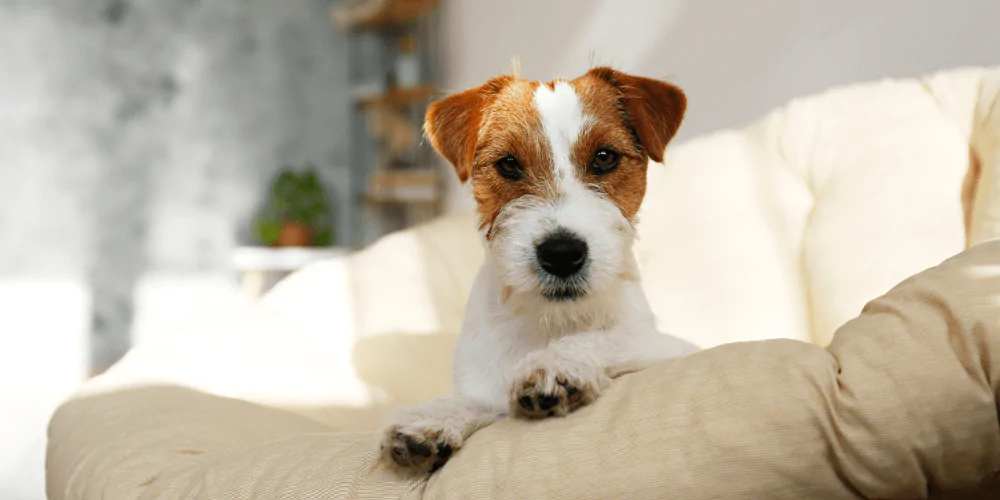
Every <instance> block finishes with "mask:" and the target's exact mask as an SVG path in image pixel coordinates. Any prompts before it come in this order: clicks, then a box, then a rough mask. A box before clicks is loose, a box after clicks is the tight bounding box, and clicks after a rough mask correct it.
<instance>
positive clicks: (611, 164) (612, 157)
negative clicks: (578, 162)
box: [590, 149, 620, 175]
mask: <svg viewBox="0 0 1000 500" xmlns="http://www.w3.org/2000/svg"><path fill="white" fill-rule="evenodd" d="M619 159H620V158H619V156H618V153H615V152H614V151H611V150H610V149H598V150H597V152H596V153H594V159H593V160H592V161H591V162H590V169H591V170H593V171H594V173H595V174H597V175H602V174H606V173H608V172H610V171H612V170H614V169H616V168H618V161H619Z"/></svg>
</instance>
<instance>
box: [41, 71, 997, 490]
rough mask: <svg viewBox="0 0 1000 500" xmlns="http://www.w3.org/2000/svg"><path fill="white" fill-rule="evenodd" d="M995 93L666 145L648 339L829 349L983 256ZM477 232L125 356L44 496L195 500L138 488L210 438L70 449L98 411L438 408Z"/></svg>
mask: <svg viewBox="0 0 1000 500" xmlns="http://www.w3.org/2000/svg"><path fill="white" fill-rule="evenodd" d="M998 95H1000V68H967V69H958V70H952V71H947V72H942V73H939V74H935V75H930V76H927V77H925V78H920V79H912V80H898V81H894V80H886V81H881V82H871V83H865V84H859V85H854V86H847V87H843V88H837V89H834V90H831V91H829V92H826V93H823V94H820V95H816V96H811V97H807V98H803V99H799V100H796V101H793V102H791V103H789V104H788V105H787V106H785V107H784V108H782V109H779V110H776V111H774V112H772V113H771V114H769V115H768V116H766V117H764V118H763V119H762V120H760V121H759V122H757V123H755V124H752V125H750V126H748V127H745V128H742V129H738V130H727V131H723V132H719V133H716V134H713V135H710V136H707V137H702V138H698V139H695V140H691V141H688V142H685V143H681V144H676V145H672V146H671V147H669V148H668V154H667V157H666V160H665V161H664V165H651V166H650V173H649V176H650V180H649V189H648V194H647V196H646V201H645V204H644V205H643V209H642V211H641V222H640V226H639V233H640V240H639V243H638V245H637V247H636V253H637V257H638V261H639V263H640V266H641V270H642V279H643V284H644V287H645V289H646V292H647V294H648V296H649V299H650V302H651V304H652V306H653V309H654V312H655V313H656V315H657V316H658V318H659V320H660V323H661V326H662V329H663V330H665V331H670V332H671V333H673V334H675V335H678V336H680V337H683V338H685V339H688V340H690V341H691V342H694V343H695V344H698V345H700V346H702V347H705V348H710V347H713V346H718V345H720V344H726V343H731V342H738V341H752V340H760V339H770V338H789V339H797V340H801V341H805V342H810V343H815V344H819V345H826V344H827V343H828V342H829V341H830V339H831V337H832V335H833V332H834V330H835V329H837V328H838V327H839V326H840V325H842V324H843V323H844V322H845V321H847V320H848V319H850V318H852V317H854V316H856V315H857V314H858V313H859V311H860V310H861V308H862V306H863V305H864V304H865V303H866V302H867V301H868V300H870V299H872V298H874V297H876V296H878V295H880V294H882V293H884V292H885V291H886V290H888V289H889V288H890V287H892V286H893V285H895V284H896V283H898V282H899V281H901V280H903V279H904V278H906V277H907V276H909V275H911V274H913V273H915V272H917V271H920V270H922V269H924V268H927V267H929V266H931V265H934V264H937V263H938V262H940V261H941V260H943V259H945V258H947V257H949V256H951V255H953V254H956V253H958V252H960V251H962V250H963V249H965V248H966V247H967V246H968V245H970V244H975V243H978V242H982V241H986V240H989V239H992V238H995V237H998V236H1000V99H998ZM474 227H475V214H474V213H472V212H468V213H458V214H453V215H450V216H447V217H443V218H441V219H439V220H437V221H435V222H432V223H430V224H428V225H425V226H421V227H416V228H413V229H410V230H407V231H403V232H399V233H395V234H392V235H389V236H387V237H385V238H383V239H382V240H380V241H378V242H377V243H376V244H374V245H373V246H371V247H370V248H367V249H365V250H363V251H360V252H358V253H356V254H353V255H351V256H349V257H345V258H343V259H337V260H331V261H327V262H322V263H319V264H316V265H313V266H311V267H309V268H307V269H305V270H303V271H301V272H299V273H296V274H294V275H293V276H291V277H289V278H287V279H286V280H284V281H283V282H281V283H279V284H278V286H276V287H275V288H274V289H273V290H272V291H271V292H270V293H268V294H267V295H266V296H265V297H264V298H263V299H262V300H261V302H260V303H258V304H248V305H246V306H241V307H236V308H233V309H229V310H224V311H218V312H216V313H213V314H211V315H209V316H206V317H202V318H198V319H197V320H195V321H192V322H191V323H190V327H189V328H185V329H179V330H178V331H177V332H176V334H175V335H174V336H173V337H172V338H169V339H165V340H164V341H161V342H156V343H152V344H148V345H145V346H142V347H140V348H137V349H135V350H134V351H132V352H130V353H129V354H128V356H126V358H125V359H124V360H123V361H122V362H120V363H119V364H118V365H116V366H115V367H113V368H112V369H111V370H110V371H108V372H107V373H106V374H104V375H102V376H101V377H98V378H96V379H94V380H92V381H91V382H89V383H88V384H87V386H86V387H85V388H84V389H83V390H82V391H81V392H80V393H79V394H78V395H77V403H75V404H71V405H68V406H66V407H64V408H63V410H61V411H60V412H58V413H57V414H56V416H55V418H54V419H53V422H52V426H51V428H50V446H49V461H48V492H49V497H50V498H52V499H53V500H64V499H65V500H69V499H90V498H108V499H115V500H117V499H124V498H138V497H139V496H140V495H141V494H143V493H144V492H147V493H149V492H151V491H154V490H155V491H156V493H155V495H154V494H153V493H149V494H150V495H152V496H151V497H155V498H195V496H182V495H181V494H179V493H177V492H174V493H170V492H165V491H162V490H156V489H155V488H152V489H149V490H148V491H147V490H146V489H144V488H146V487H147V486H149V484H148V483H144V481H145V480H147V479H148V478H150V477H159V475H160V474H167V472H169V471H171V470H173V469H176V468H177V467H180V466H181V465H183V466H185V467H190V466H191V464H190V463H189V462H183V461H181V462H178V461H177V460H179V459H178V458H177V457H176V456H175V455H169V454H166V455H165V454H164V452H163V450H164V449H167V448H170V449H174V448H177V447H182V448H185V449H188V448H190V449H192V450H195V451H197V450H201V449H203V448H205V447H211V445H210V443H211V442H213V441H212V439H213V438H212V436H213V432H215V431H213V429H212V428H210V427H205V426H204V425H203V424H199V425H198V426H196V427H195V428H191V427H185V425H184V422H183V418H184V417H183V415H187V414H189V413H184V412H185V411H188V412H189V411H195V412H196V409H192V408H187V407H185V408H186V409H179V410H178V412H179V413H178V415H179V416H178V419H181V420H180V421H177V422H174V423H169V422H170V421H169V420H165V421H164V422H165V427H164V428H163V429H162V435H158V436H156V437H155V438H154V437H149V438H148V439H146V440H145V441H142V443H143V445H142V446H139V445H138V444H135V443H134V442H133V444H128V443H129V439H130V438H129V437H128V436H122V435H114V436H106V435H88V434H87V433H86V432H82V431H81V429H87V428H88V427H87V426H88V425H89V423H90V422H93V421H95V420H96V419H102V418H108V415H107V414H106V413H110V414H112V415H114V417H115V418H118V419H119V423H120V425H119V426H118V427H115V428H116V429H119V432H122V433H125V432H127V429H129V428H130V423H129V421H128V418H127V416H123V415H122V414H127V413H128V412H129V411H130V410H129V408H135V407H138V405H141V404H142V403H141V401H143V400H142V399H141V398H140V399H133V400H130V399H129V398H132V397H136V398H139V396H134V395H132V393H130V392H128V391H125V390H124V389H125V388H128V387H137V386H149V385H156V384H172V385H181V386H186V387H190V388H193V389H196V390H198V391H202V392H205V393H208V394H212V395H218V396H225V397H230V398H235V399H239V400H245V401H249V402H254V403H259V404H262V405H265V406H270V407H273V408H278V409H281V410H282V411H280V412H278V411H272V410H267V412H264V413H254V412H253V411H247V412H246V413H245V414H246V416H247V417H246V418H247V419H248V420H246V421H242V418H240V419H239V420H241V421H240V422H237V423H232V424H231V425H234V426H236V427H238V428H239V429H245V428H246V429H256V430H254V431H252V432H251V431H246V442H245V443H243V445H245V446H251V445H254V444H258V443H261V442H263V441H266V440H268V439H274V438H276V437H277V436H284V435H286V434H288V433H291V432H293V431H292V430H289V429H297V431H295V432H322V431H323V430H324V429H330V428H338V429H372V428H375V427H377V426H378V424H379V419H378V417H379V416H380V415H381V413H382V412H383V410H384V409H385V408H386V407H388V406H391V405H395V404H401V403H404V402H410V401H417V400H422V399H426V398H429V397H432V396H435V395H439V394H442V393H445V392H447V391H448V390H449V388H450V373H449V372H450V350H451V347H452V345H453V342H454V340H455V338H456V335H457V333H458V331H459V325H460V320H461V317H462V311H463V308H464V303H465V298H466V295H467V293H468V291H469V288H470V286H471V283H472V280H473V276H474V273H475V271H476V269H477V267H478V265H479V263H480V261H481V259H482V248H481V246H480V243H479V240H478V237H477V236H476V233H475V231H474ZM98 394H103V395H105V396H102V397H100V398H95V396H96V395H98ZM109 395H110V396H109ZM87 398H93V399H92V400H93V401H95V403H93V404H91V405H89V406H88V404H87ZM109 398H111V399H109ZM96 401H100V402H101V403H100V405H103V406H95V405H97V403H96ZM241 408H242V407H241ZM255 408H256V407H255ZM219 411H222V410H219ZM234 411H237V413H239V414H242V413H241V412H243V411H244V409H239V410H234ZM268 412H269V413H268ZM294 414H299V415H304V416H306V417H308V419H309V420H296V418H298V417H295V415H294ZM220 418H221V417H220ZM253 419H260V420H259V422H256V423H255V422H254V421H253ZM306 422H311V423H306ZM167 423H169V425H167ZM218 424H219V425H222V426H225V425H227V424H225V423H223V422H219V423H218ZM95 425H96V424H95ZM268 425H272V426H273V429H283V430H280V431H278V430H275V431H274V433H273V434H269V432H270V431H267V430H265V429H264V428H265V427H267V426H268ZM105 428H106V427H105ZM230 430H232V429H230ZM234 432H235V431H234ZM240 432H243V431H240ZM174 441H176V443H175V442H174ZM112 442H114V443H119V444H118V445H114V444H112ZM233 443H234V442H232V441H227V444H226V446H227V447H228V448H227V450H229V451H232V450H231V448H233V447H236V448H239V446H242V445H237V444H233ZM115 446H117V447H115ZM171 447H172V448H171ZM192 453H194V451H192ZM199 453H200V452H199ZM171 457H172V458H171ZM187 458H190V457H187ZM187 458H185V460H187ZM369 458H370V457H369ZM248 466H250V465H248ZM172 468H173V469H172ZM164 471H167V472H164ZM331 473H333V472H331ZM150 481H151V480H150ZM192 491H193V490H192ZM206 491H208V490H206ZM244 493H245V492H244ZM235 497H239V498H244V497H246V498H251V497H253V495H252V494H250V493H245V494H242V495H240V494H236V495H235ZM143 498H146V497H143ZM198 498H202V497H198Z"/></svg>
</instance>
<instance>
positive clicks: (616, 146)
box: [571, 74, 649, 220]
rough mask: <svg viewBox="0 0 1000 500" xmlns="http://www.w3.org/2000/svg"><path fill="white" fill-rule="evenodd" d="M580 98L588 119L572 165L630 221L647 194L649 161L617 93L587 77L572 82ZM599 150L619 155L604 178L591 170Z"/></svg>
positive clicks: (575, 149) (615, 90)
mask: <svg viewBox="0 0 1000 500" xmlns="http://www.w3.org/2000/svg"><path fill="white" fill-rule="evenodd" d="M572 85H573V88H574V89H576V93H577V95H578V96H579V97H580V106H581V108H582V111H583V115H584V116H585V117H587V118H589V119H590V122H589V126H587V127H585V128H584V130H583V131H582V132H581V134H580V137H579V138H578V139H577V141H576V144H575V145H574V146H573V151H572V153H571V154H572V157H571V159H572V161H573V164H574V165H576V166H577V168H578V172H579V175H580V179H581V180H582V181H583V182H584V183H586V184H588V185H591V186H594V187H595V188H597V189H598V190H599V191H601V192H602V193H604V194H605V195H606V196H607V197H608V199H609V200H611V202H612V203H614V204H615V205H617V206H618V208H619V209H620V210H621V212H622V215H624V216H625V218H627V219H629V220H632V219H633V218H634V217H635V214H636V212H638V211H639V206H640V205H641V204H642V199H643V197H644V196H645V194H646V165H647V164H648V163H649V157H648V156H647V155H646V151H645V149H643V147H642V145H641V144H640V143H639V139H638V137H636V135H635V133H634V132H633V131H632V130H631V129H630V128H629V126H628V116H627V114H626V112H625V109H624V108H623V107H622V105H621V96H620V92H619V91H618V90H617V89H616V88H615V87H613V86H612V85H611V84H609V83H607V82H606V81H604V80H602V79H600V78H596V77H594V76H593V75H590V74H587V75H584V76H582V77H580V78H577V79H576V80H574V81H573V82H572ZM601 149H608V150H611V151H613V152H615V153H617V154H618V155H619V158H620V160H619V164H618V168H616V169H615V170H613V171H611V172H608V173H606V174H603V175H598V174H595V173H594V172H593V171H592V170H591V169H590V164H591V162H592V161H593V159H594V155H595V154H596V153H597V151H599V150H601Z"/></svg>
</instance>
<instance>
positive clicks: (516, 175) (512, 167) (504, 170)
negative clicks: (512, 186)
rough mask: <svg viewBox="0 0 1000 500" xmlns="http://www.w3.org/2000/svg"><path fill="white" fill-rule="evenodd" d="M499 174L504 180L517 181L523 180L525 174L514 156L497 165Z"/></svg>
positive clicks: (505, 158)
mask: <svg viewBox="0 0 1000 500" xmlns="http://www.w3.org/2000/svg"><path fill="white" fill-rule="evenodd" d="M496 165H497V172H500V175H502V176H503V177H504V178H507V179H510V180H512V181H516V180H518V179H520V178H521V175H522V174H524V170H523V169H522V168H521V164H520V163H518V162H517V159H515V158H514V157H513V156H505V157H503V158H501V159H500V161H498V162H497V163H496Z"/></svg>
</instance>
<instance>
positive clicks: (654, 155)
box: [587, 68, 687, 163]
mask: <svg viewBox="0 0 1000 500" xmlns="http://www.w3.org/2000/svg"><path fill="white" fill-rule="evenodd" d="M587 74H588V75H592V76H595V77H597V78H600V79H602V80H604V81H606V82H608V83H610V84H611V85H612V86H614V87H615V88H616V89H618V91H619V92H621V103H622V106H623V107H624V108H625V111H626V112H627V113H628V115H629V118H630V119H631V121H632V123H631V125H632V127H633V128H635V132H636V135H638V136H639V142H640V143H641V144H642V147H643V149H645V150H646V154H648V155H649V157H650V159H652V160H653V161H655V162H657V163H660V162H662V161H663V152H664V150H665V149H666V148H667V144H668V143H669V142H670V140H671V139H673V138H674V135H676V134H677V129H679V128H680V127H681V121H682V120H683V119H684V111H685V110H686V109H687V97H685V96H684V92H683V91H682V90H681V89H679V88H677V87H675V86H673V85H671V84H669V83H667V82H664V81H660V80H654V79H652V78H644V77H641V76H633V75H629V74H626V73H622V72H620V71H616V70H613V69H611V68H594V69H592V70H590V71H589V72H588V73H587Z"/></svg>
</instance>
